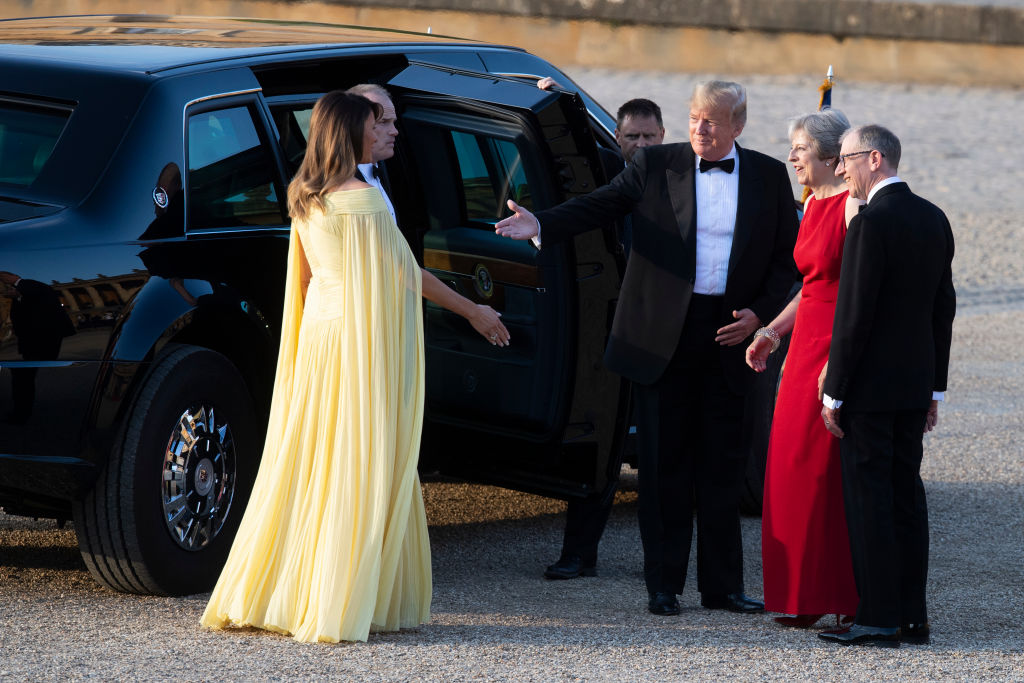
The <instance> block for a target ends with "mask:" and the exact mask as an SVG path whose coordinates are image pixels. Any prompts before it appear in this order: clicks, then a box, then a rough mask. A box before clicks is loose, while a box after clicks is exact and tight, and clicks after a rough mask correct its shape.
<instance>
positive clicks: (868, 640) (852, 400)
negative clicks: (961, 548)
mask: <svg viewBox="0 0 1024 683" xmlns="http://www.w3.org/2000/svg"><path fill="white" fill-rule="evenodd" d="M899 162H900V141H899V139H898V138H897V137H896V136H895V135H893V134H892V133H891V132H890V131H889V130H887V129H885V128H883V127H881V126H875V125H871V126H861V127H859V128H853V129H851V130H850V131H848V132H847V133H846V135H845V137H844V138H843V140H842V150H841V153H840V156H839V162H838V165H837V167H836V171H835V172H836V175H842V176H843V178H844V179H845V180H846V183H847V185H848V186H849V189H850V195H851V196H853V197H856V198H858V199H866V200H867V202H868V203H867V204H866V205H865V206H864V207H863V208H862V210H861V212H860V213H859V214H858V215H857V216H856V217H855V218H854V219H853V220H852V221H850V228H849V231H848V233H847V236H846V246H845V248H844V250H843V265H842V277H841V278H840V281H839V294H838V299H837V301H836V314H835V322H834V324H833V330H832V345H831V348H830V350H829V360H828V370H827V374H826V376H825V382H824V386H823V397H822V400H823V402H824V404H825V407H824V408H823V409H822V417H823V418H824V420H825V426H826V427H827V428H828V429H829V431H831V432H832V433H833V434H835V435H836V436H837V437H839V438H841V439H842V441H840V457H841V459H842V473H843V497H844V500H845V503H846V522H847V526H848V528H849V531H850V550H851V554H852V559H853V573H854V578H855V580H856V582H857V592H858V593H859V594H860V604H859V605H858V606H857V615H856V618H855V619H854V624H853V626H851V627H850V628H848V629H844V630H842V631H838V632H828V633H822V634H820V635H821V637H822V638H825V639H826V640H830V641H832V642H836V643H840V644H843V645H861V644H874V645H885V646H889V647H895V646H898V645H899V642H900V640H903V641H904V642H915V643H920V642H927V641H928V639H929V633H930V626H929V625H928V614H927V610H926V606H925V582H926V579H927V576H928V509H927V506H926V504H925V493H924V484H923V483H922V482H921V474H920V470H921V458H922V443H921V442H922V435H923V433H924V432H926V431H931V429H932V428H934V427H935V423H936V420H937V414H938V413H937V406H938V401H941V400H942V398H943V395H944V392H945V390H946V378H947V375H948V369H949V347H950V341H951V338H952V328H953V315H954V313H955V312H956V293H955V292H954V290H953V278H952V262H953V232H952V230H951V229H950V226H949V221H948V220H947V219H946V216H945V214H944V213H943V212H942V210H941V209H939V208H938V207H936V206H935V205H934V204H931V203H930V202H928V201H926V200H924V199H922V198H920V197H918V196H917V195H915V194H914V193H913V192H911V191H910V188H909V187H907V184H906V183H904V182H903V181H902V180H900V179H899V177H898V176H897V175H896V169H897V166H898V165H899Z"/></svg>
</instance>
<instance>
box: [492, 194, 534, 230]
mask: <svg viewBox="0 0 1024 683" xmlns="http://www.w3.org/2000/svg"><path fill="white" fill-rule="evenodd" d="M508 208H510V209H511V210H512V211H513V214H512V215H511V216H509V217H508V218H506V219H504V220H501V221H498V222H497V223H496V224H495V226H494V232H496V233H498V234H499V235H501V236H502V237H511V238H512V239H514V240H528V239H533V238H534V237H536V236H537V233H539V232H540V223H538V222H537V217H536V216H534V215H533V214H532V213H530V212H529V211H527V210H526V209H524V208H523V207H521V206H519V205H518V204H516V203H515V202H514V201H512V200H511V199H510V200H508Z"/></svg>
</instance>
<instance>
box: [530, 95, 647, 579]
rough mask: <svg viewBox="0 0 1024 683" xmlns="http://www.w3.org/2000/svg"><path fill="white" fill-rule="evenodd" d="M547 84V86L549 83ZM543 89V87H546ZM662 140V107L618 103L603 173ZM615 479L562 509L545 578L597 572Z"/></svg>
mask: <svg viewBox="0 0 1024 683" xmlns="http://www.w3.org/2000/svg"><path fill="white" fill-rule="evenodd" d="M544 81H549V82H550V85H557V84H556V83H555V82H554V81H553V80H551V79H550V78H547V79H541V81H538V83H537V86H538V87H540V88H544V85H543V82H544ZM549 87H550V86H549ZM545 89H546V88H545ZM664 141H665V126H664V124H663V123H662V118H661V107H659V106H658V105H657V104H655V103H654V102H652V101H651V100H646V99H642V98H638V99H633V100H629V101H628V102H626V103H625V104H623V105H622V106H621V107H619V111H618V112H617V114H616V117H615V142H616V143H617V144H618V146H619V151H620V152H621V153H622V157H621V158H620V157H619V156H618V155H616V154H615V153H614V152H612V151H611V150H606V149H605V148H603V147H601V148H598V151H599V152H601V153H602V154H601V163H602V166H603V167H604V171H605V176H606V177H608V178H614V177H615V176H617V175H618V174H619V173H621V172H622V170H623V169H624V168H625V165H628V164H629V163H630V161H632V159H633V154H634V153H635V152H636V151H637V150H640V149H643V148H644V147H650V146H651V145H660V144H661V143H663V142H664ZM630 224H631V220H630V217H629V216H628V215H627V216H624V217H623V219H622V221H621V222H618V223H617V225H616V227H617V228H618V229H619V237H620V240H621V242H622V246H623V250H624V251H625V252H626V255H627V256H628V255H629V246H630V233H631V232H632V230H631V225H630ZM616 488H617V479H616V481H613V482H611V484H610V485H609V486H608V487H607V488H606V489H605V490H604V491H602V492H600V493H598V494H594V495H592V496H590V497H588V498H585V499H583V500H579V499H572V500H570V501H569V504H568V506H567V508H566V512H565V534H564V535H563V537H562V554H561V555H560V556H559V558H558V561H557V562H555V563H554V564H552V565H549V566H548V568H547V569H545V570H544V577H545V578H548V579H575V578H577V577H579V576H596V575H597V546H598V543H599V542H600V541H601V536H602V535H603V534H604V528H605V526H606V525H607V524H608V515H609V514H611V510H612V503H613V502H614V501H615V489H616Z"/></svg>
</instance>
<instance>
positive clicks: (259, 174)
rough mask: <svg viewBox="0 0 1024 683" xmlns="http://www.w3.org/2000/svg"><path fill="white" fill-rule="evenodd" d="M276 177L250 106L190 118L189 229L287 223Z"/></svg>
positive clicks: (210, 112) (205, 113)
mask: <svg viewBox="0 0 1024 683" xmlns="http://www.w3.org/2000/svg"><path fill="white" fill-rule="evenodd" d="M274 174H275V171H274V162H273V159H272V157H271V155H270V153H269V152H268V150H267V149H266V147H265V146H264V145H263V144H262V142H261V141H260V136H259V133H258V132H257V129H256V125H255V123H254V122H253V119H252V115H251V113H250V111H249V109H248V107H232V108H229V109H218V110H215V111H207V112H202V113H200V114H195V115H193V116H191V117H190V118H189V121H188V184H187V187H188V227H189V229H191V230H202V229H207V228H223V227H235V226H245V225H281V224H282V223H283V222H285V221H284V218H283V216H282V215H281V206H280V203H279V202H278V197H277V190H276V189H275V187H274V180H273V178H274Z"/></svg>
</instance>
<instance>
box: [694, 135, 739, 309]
mask: <svg viewBox="0 0 1024 683" xmlns="http://www.w3.org/2000/svg"><path fill="white" fill-rule="evenodd" d="M695 156H696V155H695ZM722 158H723V160H724V159H733V161H734V163H735V167H734V168H733V170H732V173H726V172H725V171H723V170H722V169H720V168H712V169H710V170H708V171H706V172H704V173H701V172H700V157H699V156H696V158H695V159H694V169H695V178H696V191H697V275H696V279H695V280H694V284H693V291H694V293H696V294H712V295H716V296H721V295H722V294H725V283H726V281H727V280H728V279H729V256H730V254H732V236H733V233H734V232H735V231H736V207H737V205H738V200H739V192H740V160H739V157H738V156H737V155H736V145H733V147H732V149H731V150H729V153H728V154H727V155H725V156H724V157H722Z"/></svg>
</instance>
